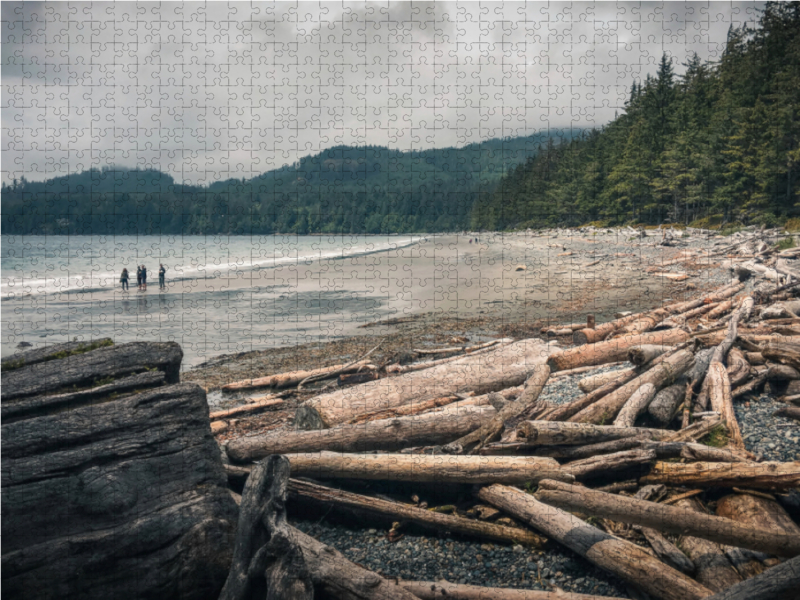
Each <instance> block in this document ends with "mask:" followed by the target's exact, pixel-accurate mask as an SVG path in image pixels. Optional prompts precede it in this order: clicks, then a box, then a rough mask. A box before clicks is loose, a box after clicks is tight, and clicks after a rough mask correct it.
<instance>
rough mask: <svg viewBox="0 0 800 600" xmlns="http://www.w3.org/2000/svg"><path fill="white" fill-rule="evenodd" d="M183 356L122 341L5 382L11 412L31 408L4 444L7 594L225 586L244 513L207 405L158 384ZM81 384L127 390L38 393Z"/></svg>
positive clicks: (15, 421)
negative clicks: (239, 520)
mask: <svg viewBox="0 0 800 600" xmlns="http://www.w3.org/2000/svg"><path fill="white" fill-rule="evenodd" d="M95 355H97V356H95ZM180 356H181V351H180V347H179V346H177V344H147V343H134V344H130V345H129V344H122V345H118V346H103V347H99V348H97V349H94V350H90V351H87V352H83V353H79V354H70V355H67V356H66V357H64V358H60V359H59V358H55V359H53V360H49V361H47V362H38V363H33V364H31V365H29V366H23V367H21V368H19V369H18V370H13V371H10V372H9V373H8V374H7V375H6V373H4V374H3V375H4V377H3V389H2V393H3V398H2V403H3V407H4V409H5V408H13V407H15V406H16V407H19V406H27V408H26V410H25V411H18V412H16V413H15V414H14V418H9V419H8V420H6V419H5V418H4V419H3V423H2V433H1V436H2V454H3V470H2V489H3V494H2V528H3V534H4V539H3V548H2V577H3V581H2V584H3V592H4V593H5V594H7V595H8V597H15V598H31V599H40V598H41V599H45V598H48V599H49V598H60V597H74V598H87V599H95V598H96V599H101V598H102V599H106V598H114V597H118V598H123V597H125V598H146V597H153V598H155V597H162V598H163V597H168V598H184V599H194V598H199V597H206V596H212V597H213V596H214V595H215V594H216V593H218V591H219V590H220V589H221V588H222V584H223V582H224V580H225V574H226V572H227V570H228V566H229V562H230V558H231V554H232V550H233V534H234V531H235V527H236V519H237V514H236V506H235V504H234V502H233V500H232V499H231V497H230V495H229V493H228V487H227V482H226V479H225V473H224V471H223V467H222V461H221V457H220V452H219V448H218V446H217V444H216V443H215V441H214V438H213V437H212V435H211V430H210V427H209V421H208V404H207V402H206V394H205V392H204V391H203V389H202V388H201V387H200V386H198V385H195V384H176V385H161V386H159V387H152V386H153V385H157V384H159V383H163V382H164V381H165V379H167V376H166V373H170V374H175V375H176V374H177V373H178V371H179V369H180ZM122 357H128V359H130V360H129V361H127V362H126V361H123V360H121V358H122ZM148 357H149V358H148ZM117 359H120V360H117ZM150 359H152V360H153V361H154V362H150ZM168 361H172V362H168ZM61 363H65V364H61ZM103 366H104V367H105V368H106V369H107V370H106V371H104V370H102V369H103ZM45 369H46V370H47V375H45V374H44V372H43V371H44V370H45ZM148 369H160V371H155V370H154V371H150V370H148ZM26 370H27V373H25V371H26ZM137 371H141V372H139V373H137ZM14 373H19V374H21V375H22V377H19V378H15V379H14V380H12V383H13V381H16V382H17V383H19V384H20V385H22V386H23V389H24V390H26V391H25V392H20V391H19V390H18V389H16V388H15V387H14V385H12V384H11V383H9V380H10V379H11V376H12V375H13V374H14ZM35 374H38V377H39V381H38V382H34V381H33V379H32V378H33V376H34V375H35ZM87 374H90V375H88V377H89V381H93V380H94V378H98V379H100V380H102V379H105V378H106V377H114V376H116V377H119V379H116V380H115V381H112V382H111V383H104V384H103V385H101V386H98V387H95V388H93V389H90V390H83V391H78V392H70V393H67V394H63V393H61V394H59V395H56V396H54V397H52V398H53V399H52V400H51V399H50V398H48V397H47V396H45V395H44V394H46V393H48V392H56V393H58V392H60V391H61V390H63V389H64V388H65V387H71V385H72V383H71V382H80V381H84V382H86V379H85V378H86V377H87ZM58 376H63V379H59V378H58ZM171 376H172V375H170V377H171ZM67 382H69V385H67ZM140 384H141V388H140V387H139V385H140ZM131 385H133V388H131V387H130V386H131ZM148 386H151V389H147V388H148ZM34 388H35V389H36V390H38V392H37V394H38V395H37V396H36V397H35V398H32V397H30V396H28V397H23V396H24V394H27V393H28V390H30V389H34ZM142 390H143V391H142ZM8 397H12V398H13V399H12V400H9V399H8ZM31 403H34V404H36V405H37V406H36V407H35V408H36V409H35V410H29V409H30V408H31V406H30V404H31ZM6 414H8V413H6Z"/></svg>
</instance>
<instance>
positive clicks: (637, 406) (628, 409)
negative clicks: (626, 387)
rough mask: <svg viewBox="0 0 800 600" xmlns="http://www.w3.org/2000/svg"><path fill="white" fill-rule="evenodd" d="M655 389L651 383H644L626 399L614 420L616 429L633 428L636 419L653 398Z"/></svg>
mask: <svg viewBox="0 0 800 600" xmlns="http://www.w3.org/2000/svg"><path fill="white" fill-rule="evenodd" d="M655 395H656V388H655V386H654V385H653V384H652V383H645V384H644V385H643V386H642V387H640V388H639V389H638V390H636V391H635V392H634V393H633V395H632V396H631V397H630V398H628V400H627V401H626V402H625V404H624V405H623V406H622V408H621V409H620V411H619V414H618V415H617V418H616V419H614V425H615V426H616V427H633V424H634V423H635V422H636V419H637V417H638V416H639V415H640V414H642V412H644V410H645V409H646V408H647V406H648V405H649V404H650V402H651V401H652V400H653V398H655Z"/></svg>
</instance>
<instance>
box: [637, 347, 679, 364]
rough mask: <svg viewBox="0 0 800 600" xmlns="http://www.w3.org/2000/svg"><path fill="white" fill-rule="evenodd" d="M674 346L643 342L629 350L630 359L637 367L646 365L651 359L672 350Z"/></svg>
mask: <svg viewBox="0 0 800 600" xmlns="http://www.w3.org/2000/svg"><path fill="white" fill-rule="evenodd" d="M672 350H673V347H672V346H657V345H655V344H642V345H641V346H634V347H633V348H631V349H629V350H628V360H629V361H630V362H632V363H633V364H634V365H636V366H637V367H641V366H643V365H646V364H647V363H649V362H650V361H651V360H653V359H655V358H658V357H659V356H661V355H662V354H664V353H666V352H671V351H672Z"/></svg>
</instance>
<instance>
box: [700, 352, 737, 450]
mask: <svg viewBox="0 0 800 600" xmlns="http://www.w3.org/2000/svg"><path fill="white" fill-rule="evenodd" d="M707 380H708V396H709V399H710V400H711V408H712V410H714V411H716V412H718V413H719V414H720V416H721V417H722V420H723V421H724V423H725V426H726V427H727V429H728V437H729V438H730V443H731V444H732V445H733V447H734V448H738V449H744V440H743V439H742V432H741V430H740V429H739V422H738V421H737V420H736V413H735V412H734V410H733V397H732V395H731V382H730V380H729V379H728V373H727V371H726V370H725V367H723V366H722V364H721V363H718V362H712V363H711V365H710V366H709V367H708V377H707Z"/></svg>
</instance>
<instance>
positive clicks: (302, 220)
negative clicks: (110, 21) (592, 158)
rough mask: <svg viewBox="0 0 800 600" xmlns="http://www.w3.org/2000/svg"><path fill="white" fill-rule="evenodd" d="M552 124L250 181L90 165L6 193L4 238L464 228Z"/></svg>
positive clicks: (360, 154) (342, 155)
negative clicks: (193, 180)
mask: <svg viewBox="0 0 800 600" xmlns="http://www.w3.org/2000/svg"><path fill="white" fill-rule="evenodd" d="M580 133H582V131H581V130H575V129H573V130H570V129H552V130H549V131H543V132H540V133H536V134H534V135H530V136H526V137H517V138H510V139H500V138H495V139H491V140H486V141H483V142H477V143H474V144H469V145H467V146H464V147H462V148H441V149H429V150H419V151H401V150H393V149H390V148H386V147H384V146H362V147H352V146H335V147H333V148H329V149H327V150H324V151H322V152H320V153H318V154H314V155H309V156H305V157H303V158H301V159H300V160H298V161H297V162H296V163H294V164H292V165H286V166H283V167H281V168H278V169H274V170H271V171H268V172H266V173H263V174H262V175H258V176H256V177H253V178H252V179H246V180H240V179H228V180H226V181H219V182H214V183H212V184H211V185H209V186H207V187H202V186H197V185H188V184H181V183H176V182H175V180H174V179H173V177H172V176H170V175H168V174H166V173H162V172H160V171H157V170H151V169H148V170H139V169H124V168H115V169H103V170H98V169H92V170H89V171H84V172H82V173H75V174H70V175H65V176H61V177H56V178H53V179H49V180H46V181H40V182H28V181H25V180H23V181H22V182H15V184H14V185H10V186H9V185H4V186H3V189H2V213H3V219H2V232H3V233H4V234H27V235H30V234H70V235H81V234H84V235H85V234H117V235H123V234H159V233H161V234H241V235H247V234H269V233H278V232H279V233H297V234H308V233H408V232H424V231H453V230H459V229H464V228H466V227H468V226H469V222H470V215H471V214H472V208H473V205H474V204H475V203H476V201H477V200H478V198H479V197H480V196H481V195H486V194H491V193H492V192H493V191H494V188H495V187H496V185H497V184H498V182H499V181H500V179H501V177H502V176H503V174H504V173H505V172H506V171H508V170H510V169H513V168H514V167H516V166H517V165H519V164H521V163H524V162H525V161H526V160H528V158H530V157H532V156H534V155H535V154H536V153H537V151H538V150H539V148H540V147H541V146H543V145H546V144H547V143H548V140H551V139H556V140H567V141H568V140H570V139H572V137H574V136H576V135H579V134H580Z"/></svg>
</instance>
